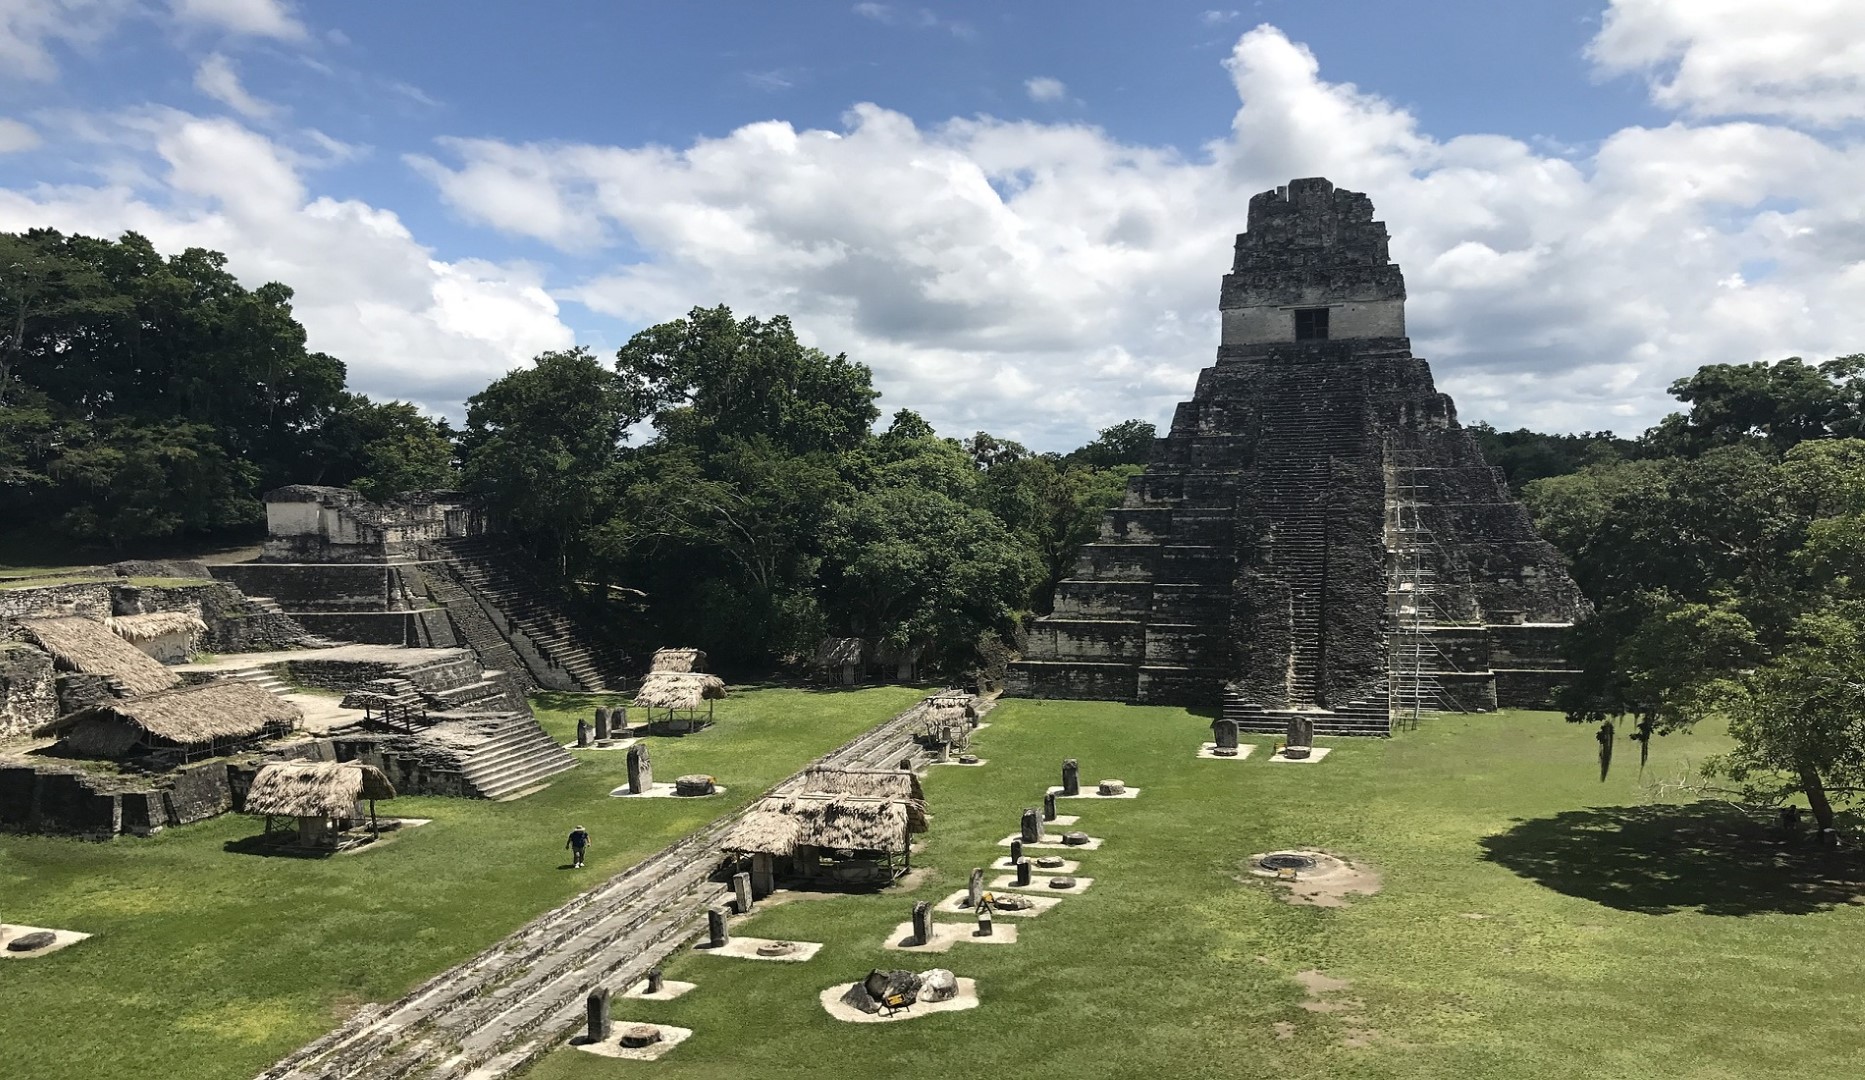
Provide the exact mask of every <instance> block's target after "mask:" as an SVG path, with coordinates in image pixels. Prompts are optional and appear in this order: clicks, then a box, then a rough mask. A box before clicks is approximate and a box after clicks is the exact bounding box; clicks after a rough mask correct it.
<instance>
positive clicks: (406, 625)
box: [291, 611, 419, 645]
mask: <svg viewBox="0 0 1865 1080" xmlns="http://www.w3.org/2000/svg"><path fill="white" fill-rule="evenodd" d="M415 615H416V613H415V612H412V611H296V612H293V613H292V616H291V617H292V619H293V620H294V621H296V622H297V623H298V625H300V626H302V627H304V628H305V629H306V630H309V631H310V632H311V633H313V634H317V635H319V636H322V637H327V638H330V639H332V640H334V641H355V642H359V643H361V644H364V645H417V644H419V642H418V641H417V640H416V637H417V632H416V629H415Z"/></svg>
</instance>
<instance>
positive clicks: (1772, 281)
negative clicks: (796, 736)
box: [0, 0, 1865, 449]
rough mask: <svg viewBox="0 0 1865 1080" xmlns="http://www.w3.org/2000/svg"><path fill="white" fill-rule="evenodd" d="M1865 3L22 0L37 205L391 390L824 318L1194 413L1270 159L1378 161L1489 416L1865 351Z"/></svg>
mask: <svg viewBox="0 0 1865 1080" xmlns="http://www.w3.org/2000/svg"><path fill="white" fill-rule="evenodd" d="M1862 134H1865V4H1861V3H1858V2H1857V0H1794V2H1792V3H1781V2H1779V0H1770V2H1760V0H1573V2H1556V0H1549V2H1545V3H1543V2H1537V3H1520V4H1515V3H1510V4H1498V3H1495V2H1493V0H1429V2H1427V0H1416V2H1409V0H1408V2H1400V0H1291V2H1282V0H1259V2H1255V3H1249V4H1247V5H1239V6H1237V7H1234V8H1232V7H1222V8H1211V7H1209V6H1207V5H1206V3H1204V2H1201V3H1192V4H1181V3H1172V2H1167V0H1148V2H1147V3H1144V4H1140V3H1131V2H1123V0H1105V2H1101V0H975V2H963V3H940V4H927V5H918V4H906V3H855V4H849V3H840V2H816V0H793V2H790V3H781V4H779V3H770V2H768V0H692V2H687V3H679V4H672V3H651V2H626V3H624V2H605V0H559V2H553V3H548V4H512V3H497V2H493V0H447V2H445V3H442V2H438V0H430V2H426V3H420V2H415V0H408V2H400V3H392V4H390V3H380V2H376V0H318V2H316V3H310V2H308V0H306V2H297V3H294V2H291V0H0V230H12V229H23V228H28V227H32V226H42V225H43V226H52V227H56V228H59V229H63V230H67V231H81V232H88V233H93V234H106V235H116V234H118V233H121V232H122V231H123V230H126V229H134V230H137V231H139V232H142V233H144V234H145V235H147V236H149V237H150V238H151V239H153V240H154V241H155V243H156V244H157V245H158V246H159V247H162V248H163V249H165V250H171V251H172V250H177V249H179V248H181V247H184V246H188V245H202V246H207V247H212V248H216V249H219V250H222V251H225V252H227V253H228V255H229V256H230V257H231V259H232V269H233V270H234V271H235V272H236V273H237V274H238V275H239V276H240V277H241V278H242V279H243V280H245V281H247V282H248V283H249V284H252V285H257V284H259V283H261V282H263V281H265V280H269V279H275V280H280V281H284V282H286V283H287V284H289V285H291V286H293V287H294V288H295V289H296V290H297V311H298V315H299V317H300V319H301V320H302V321H303V322H304V324H305V325H306V327H307V328H308V329H309V332H310V335H311V341H312V345H313V347H315V348H319V349H322V350H324V351H327V352H330V353H333V354H335V355H337V356H340V357H341V358H343V359H344V360H345V361H347V362H348V363H349V365H350V372H351V381H352V382H353V383H354V384H355V385H356V386H357V387H358V388H359V389H362V390H364V391H366V392H368V393H370V394H372V395H378V396H394V397H402V398H406V399H409V400H413V401H416V402H419V403H420V404H422V405H423V406H424V407H426V408H428V409H430V410H432V411H435V412H438V413H446V414H449V415H453V416H456V417H457V416H458V415H459V413H460V402H461V400H462V399H463V398H465V397H466V396H467V395H469V394H471V393H473V392H474V391H475V390H477V389H479V388H480V387H481V386H483V385H484V384H485V383H486V382H487V381H489V380H490V379H492V378H494V377H496V376H497V375H498V374H500V373H501V372H503V371H505V370H508V369H510V368H511V367H513V366H515V365H518V364H522V363H524V362H525V361H526V360H527V359H528V358H529V357H531V356H532V355H534V354H536V353H537V352H538V351H540V350H544V349H553V348H562V347H566V346H568V345H571V344H573V343H582V344H587V345H590V346H592V347H595V348H596V349H598V350H599V351H601V352H603V353H609V352H612V351H613V350H614V348H615V347H616V346H617V345H619V344H621V342H623V341H625V340H626V339H627V337H628V335H629V334H630V333H632V332H633V331H635V330H637V329H639V328H640V327H642V326H644V325H648V324H650V323H653V322H659V321H662V320H666V319H670V318H674V317H677V316H679V315H681V314H683V313H684V312H685V311H686V310H687V309H688V308H690V307H693V306H695V305H699V304H708V305H709V304H713V303H719V302H724V303H727V304H730V305H731V306H732V307H733V308H734V309H736V310H738V311H739V312H741V313H757V314H767V315H768V314H775V313H788V314H790V315H791V316H792V317H793V319H794V320H795V322H796V324H797V327H798V330H799V332H800V333H801V335H802V336H803V337H804V338H805V340H807V341H809V342H810V343H812V344H815V345H819V346H821V347H822V348H824V349H827V350H829V351H831V352H846V353H848V354H849V355H850V356H852V357H854V358H856V359H858V360H861V361H863V362H865V363H867V364H869V365H870V366H872V367H873V368H874V370H875V375H876V381H877V383H878V385H879V386H880V388H881V389H882V390H883V392H884V395H885V396H884V398H883V400H882V405H883V407H884V409H886V410H889V411H891V410H892V409H894V408H900V407H912V408H916V409H918V410H920V411H921V412H923V413H924V414H925V415H926V416H927V417H928V419H930V420H932V421H933V423H934V424H935V425H937V426H938V427H939V428H940V430H941V431H943V432H945V433H947V434H967V433H969V432H971V431H974V430H978V429H986V430H989V431H992V432H994V433H997V434H1000V435H1005V436H1009V437H1012V438H1017V439H1021V440H1023V441H1025V442H1027V443H1029V444H1030V445H1032V446H1035V447H1038V448H1043V449H1063V448H1068V447H1071V446H1074V445H1076V444H1078V443H1080V442H1081V441H1083V440H1084V439H1085V438H1086V437H1088V436H1089V435H1090V434H1091V433H1092V432H1093V431H1094V430H1095V429H1096V428H1098V427H1102V426H1105V425H1106V424H1108V423H1111V422H1114V421H1117V420H1120V419H1123V418H1125V417H1129V416H1135V415H1139V416H1143V417H1145V418H1147V419H1151V420H1155V421H1159V422H1162V423H1163V422H1164V421H1166V420H1167V419H1168V418H1169V417H1170V415H1171V409H1172V405H1173V403H1174V402H1175V401H1177V400H1179V399H1181V398H1182V397H1184V396H1186V395H1187V394H1188V393H1189V391H1190V388H1191V386H1192V383H1193V380H1194V379H1195V377H1196V375H1197V372H1198V369H1199V368H1200V367H1202V366H1204V365H1206V364H1208V363H1210V362H1211V359H1212V356H1213V354H1214V350H1215V348H1216V343H1217V319H1216V304H1217V289H1218V280H1219V278H1220V277H1221V276H1222V275H1223V273H1224V272H1225V270H1226V269H1227V268H1228V263H1229V250H1230V246H1231V243H1232V239H1233V236H1234V234H1235V233H1236V232H1237V231H1238V230H1240V229H1242V228H1243V225H1244V210H1245V205H1246V203H1247V201H1248V199H1249V196H1250V195H1251V194H1252V193H1254V192H1257V191H1261V190H1264V189H1267V188H1270V187H1273V186H1275V185H1277V184H1279V183H1285V182H1287V181H1288V180H1289V179H1290V178H1292V177H1298V176H1314V175H1324V176H1327V177H1329V178H1330V179H1332V180H1333V181H1334V182H1335V183H1337V184H1339V185H1341V186H1343V187H1349V188H1353V189H1356V190H1361V191H1365V192H1367V193H1368V194H1369V195H1371V196H1372V198H1373V201H1374V205H1375V206H1376V207H1377V208H1378V210H1379V213H1380V216H1381V217H1382V218H1384V219H1385V220H1386V221H1387V223H1388V225H1389V227H1390V229H1391V231H1392V234H1393V245H1392V249H1393V254H1394V257H1395V258H1396V259H1397V260H1398V261H1399V263H1400V264H1401V265H1402V266H1403V267H1404V270H1405V275H1406V280H1407V284H1408V288H1409V291H1410V296H1411V301H1410V312H1409V315H1410V326H1411V331H1412V335H1413V348H1414V351H1415V352H1417V353H1418V354H1419V355H1421V356H1425V357H1427V358H1429V359H1430V360H1431V361H1432V364H1433V367H1434V369H1435V370H1436V372H1437V375H1438V381H1439V383H1440V385H1441V387H1442V388H1444V389H1446V390H1448V391H1449V392H1451V393H1452V394H1454V395H1455V396H1456V398H1457V400H1458V404H1459V409H1460V412H1461V414H1462V416H1463V417H1464V419H1466V420H1487V421H1489V422H1491V423H1494V424H1497V425H1499V426H1503V427H1516V426H1524V425H1525V426H1531V427H1536V428H1540V429H1544V430H1583V429H1600V428H1612V429H1614V430H1618V431H1621V432H1635V431H1638V430H1640V429H1642V428H1643V427H1645V426H1647V425H1648V424H1649V423H1651V422H1652V421H1653V420H1654V419H1656V418H1657V417H1658V416H1659V415H1661V414H1662V413H1663V412H1665V411H1668V406H1669V404H1670V401H1669V399H1668V398H1667V397H1666V395H1665V393H1664V388H1665V386H1666V385H1668V384H1669V382H1670V381H1671V380H1672V379H1674V378H1676V377H1678V376H1679V375H1681V374H1685V373H1688V372H1689V371H1691V370H1693V369H1694V368H1695V367H1696V366H1697V365H1698V364H1701V363H1705V362H1711V361H1748V360H1755V359H1778V358H1780V357H1782V356H1788V355H1799V356H1805V357H1808V358H1812V359H1823V358H1826V357H1830V356H1833V355H1837V354H1842V353H1848V352H1858V351H1865V184H1862V183H1860V179H1859V178H1860V177H1861V176H1865V141H1862V140H1861V135H1862Z"/></svg>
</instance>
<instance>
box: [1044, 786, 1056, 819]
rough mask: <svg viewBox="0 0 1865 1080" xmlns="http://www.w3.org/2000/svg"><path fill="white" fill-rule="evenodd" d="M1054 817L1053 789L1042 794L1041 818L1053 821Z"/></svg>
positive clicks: (1054, 795) (1054, 798) (1054, 800)
mask: <svg viewBox="0 0 1865 1080" xmlns="http://www.w3.org/2000/svg"><path fill="white" fill-rule="evenodd" d="M1055 819H1056V793H1055V792H1053V791H1049V792H1045V793H1044V794H1043V820H1044V821H1054V820H1055Z"/></svg>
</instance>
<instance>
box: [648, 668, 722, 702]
mask: <svg viewBox="0 0 1865 1080" xmlns="http://www.w3.org/2000/svg"><path fill="white" fill-rule="evenodd" d="M724 698H725V680H724V679H721V678H719V677H718V676H717V675H706V674H702V673H700V672H697V671H650V672H648V677H647V678H646V679H643V680H642V682H641V689H639V690H637V691H635V704H636V705H637V706H639V707H640V708H643V709H684V710H688V711H691V710H693V709H697V708H699V707H700V706H701V705H704V704H705V703H706V702H708V701H721V700H724Z"/></svg>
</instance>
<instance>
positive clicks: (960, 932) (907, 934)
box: [887, 911, 1017, 953]
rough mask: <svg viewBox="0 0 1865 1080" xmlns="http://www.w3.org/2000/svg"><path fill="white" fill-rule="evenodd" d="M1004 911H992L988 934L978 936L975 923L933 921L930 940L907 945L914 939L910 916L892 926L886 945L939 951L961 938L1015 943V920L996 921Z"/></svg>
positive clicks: (903, 949)
mask: <svg viewBox="0 0 1865 1080" xmlns="http://www.w3.org/2000/svg"><path fill="white" fill-rule="evenodd" d="M1008 914H1010V913H1009V912H1007V911H1001V912H1000V911H994V912H992V913H991V922H992V926H991V936H990V937H980V936H979V935H978V924H977V923H975V922H971V923H950V922H936V923H933V924H932V940H931V941H929V942H927V943H926V944H924V945H908V944H907V942H909V941H912V940H913V920H911V919H909V920H907V921H906V922H903V923H901V924H900V925H899V926H896V927H894V932H893V933H891V934H889V935H887V947H888V948H889V949H892V950H894V951H895V952H929V953H942V952H945V951H946V950H948V949H950V948H951V947H952V946H954V945H957V944H958V943H959V942H961V941H968V942H970V943H971V944H973V945H1015V944H1016V943H1017V924H1016V923H999V922H998V920H997V916H999V915H1008Z"/></svg>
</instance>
